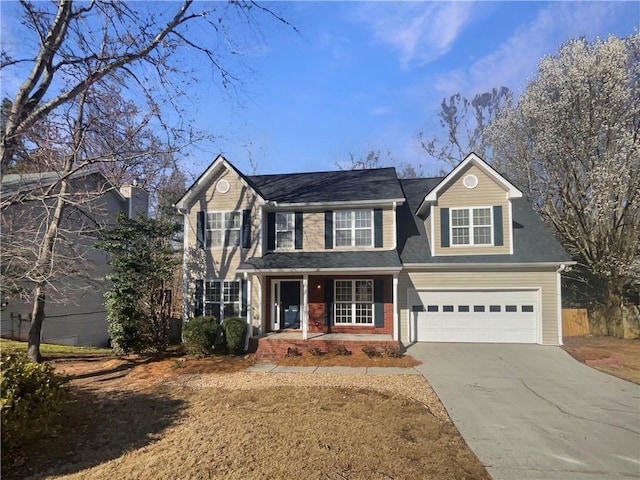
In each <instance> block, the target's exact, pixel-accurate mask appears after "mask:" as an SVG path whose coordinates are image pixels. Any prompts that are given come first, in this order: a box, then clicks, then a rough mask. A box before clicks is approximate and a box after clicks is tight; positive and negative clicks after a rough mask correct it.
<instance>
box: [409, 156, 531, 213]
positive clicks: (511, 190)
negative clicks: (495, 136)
mask: <svg viewBox="0 0 640 480" xmlns="http://www.w3.org/2000/svg"><path fill="white" fill-rule="evenodd" d="M470 164H471V165H475V166H476V167H478V168H479V169H480V170H482V171H483V172H484V173H485V174H487V175H488V176H489V177H491V178H492V179H493V180H494V181H495V182H496V183H497V184H498V185H501V186H502V187H503V188H504V189H505V190H506V196H507V199H509V200H511V199H515V198H522V192H521V191H520V190H518V188H516V186H515V185H513V184H512V183H511V182H509V181H508V180H507V179H506V178H504V177H503V176H502V175H500V174H499V173H498V172H496V171H495V170H494V169H493V168H492V167H491V166H490V165H489V164H488V163H486V162H485V161H484V160H482V159H481V158H480V157H479V156H478V155H476V154H475V153H470V154H469V155H467V156H466V157H465V159H464V160H463V161H462V162H460V163H459V164H458V166H457V167H456V168H454V169H453V170H451V172H449V174H448V175H447V176H446V177H444V178H443V179H442V180H441V181H440V183H439V184H438V185H436V186H435V187H434V188H433V189H432V190H431V191H430V192H429V193H428V194H427V195H426V196H425V197H424V199H423V200H422V202H420V204H419V206H418V208H417V210H416V213H418V214H419V213H421V212H423V211H424V210H425V209H426V206H427V205H429V204H431V203H434V202H436V201H437V199H438V195H439V194H440V192H442V191H444V190H446V188H447V187H448V186H449V185H450V184H451V183H452V182H454V181H455V180H456V178H457V176H458V174H459V173H460V172H462V171H463V170H464V169H466V168H467V166H469V165H470Z"/></svg>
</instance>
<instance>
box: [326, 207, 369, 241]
mask: <svg viewBox="0 0 640 480" xmlns="http://www.w3.org/2000/svg"><path fill="white" fill-rule="evenodd" d="M372 217H373V214H372V211H371V210H339V211H337V212H335V236H334V238H335V245H336V247H371V246H373V220H372Z"/></svg>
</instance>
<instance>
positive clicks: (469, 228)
mask: <svg viewBox="0 0 640 480" xmlns="http://www.w3.org/2000/svg"><path fill="white" fill-rule="evenodd" d="M492 230H493V226H492V218H491V208H490V207H480V208H452V209H451V243H452V245H491V244H492V238H493V231H492Z"/></svg>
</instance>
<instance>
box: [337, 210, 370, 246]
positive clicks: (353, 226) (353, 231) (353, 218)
mask: <svg viewBox="0 0 640 480" xmlns="http://www.w3.org/2000/svg"><path fill="white" fill-rule="evenodd" d="M343 212H349V213H350V214H351V227H350V228H349V230H351V245H337V244H336V242H337V240H338V235H336V233H337V232H338V227H337V222H336V216H337V215H338V213H343ZM356 212H369V214H370V217H369V220H370V222H371V226H370V227H369V230H370V231H371V243H370V244H369V245H356V230H366V229H365V228H356ZM374 216H375V213H374V210H373V209H369V208H355V209H352V210H351V209H349V210H334V211H333V248H334V249H335V250H344V249H348V250H351V249H353V248H357V249H360V248H375V247H374V245H375V235H376V226H375V220H374ZM340 230H342V231H346V230H347V229H346V228H341V229H340Z"/></svg>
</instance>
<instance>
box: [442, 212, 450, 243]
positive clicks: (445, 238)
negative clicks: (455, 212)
mask: <svg viewBox="0 0 640 480" xmlns="http://www.w3.org/2000/svg"><path fill="white" fill-rule="evenodd" d="M440 246H441V247H448V246H449V209H448V208H441V209H440Z"/></svg>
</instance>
